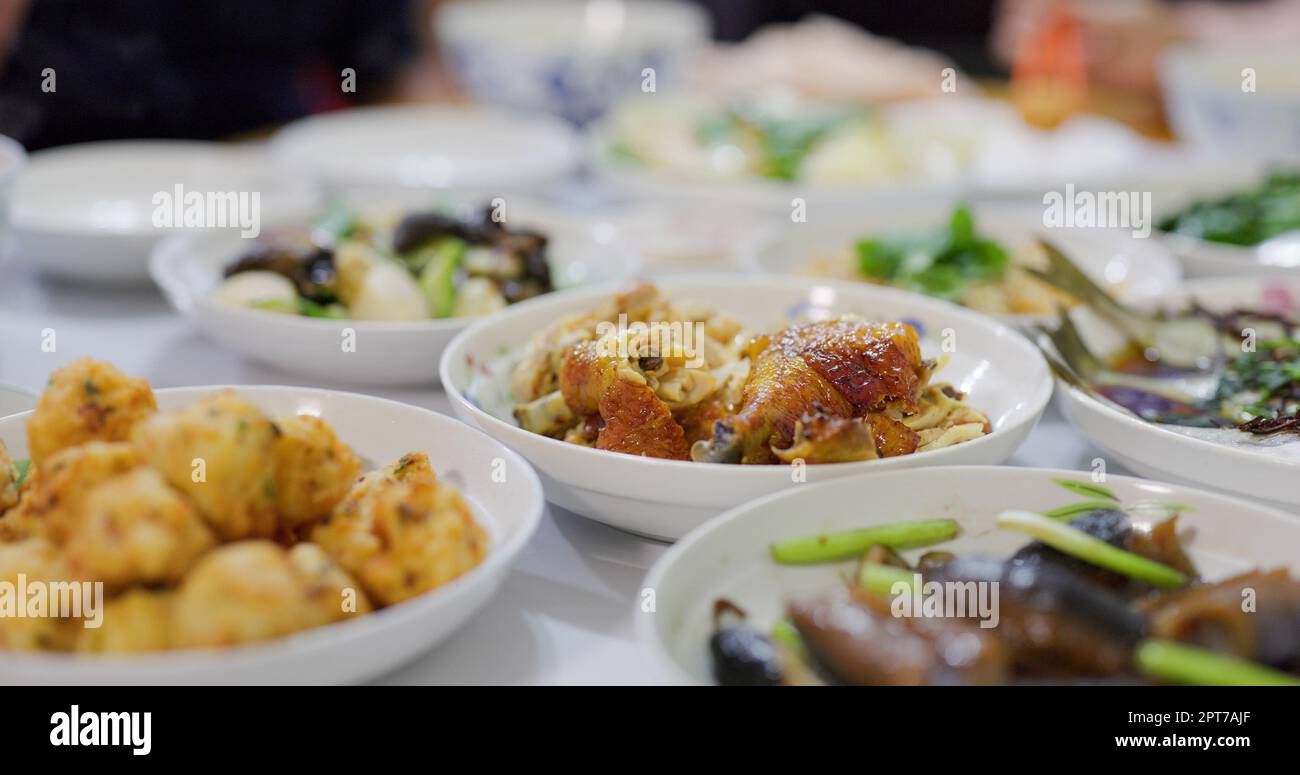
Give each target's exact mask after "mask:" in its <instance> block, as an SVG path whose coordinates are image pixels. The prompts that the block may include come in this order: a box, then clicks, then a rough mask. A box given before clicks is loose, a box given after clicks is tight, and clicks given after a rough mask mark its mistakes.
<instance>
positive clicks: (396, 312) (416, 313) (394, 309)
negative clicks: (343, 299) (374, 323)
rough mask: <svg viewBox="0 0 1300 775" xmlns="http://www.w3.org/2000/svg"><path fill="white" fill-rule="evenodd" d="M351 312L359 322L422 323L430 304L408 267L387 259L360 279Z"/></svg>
mask: <svg viewBox="0 0 1300 775" xmlns="http://www.w3.org/2000/svg"><path fill="white" fill-rule="evenodd" d="M348 312H349V313H350V315H351V316H352V317H353V318H356V319H357V320H423V319H425V318H427V317H429V303H428V302H427V301H426V300H425V298H424V294H423V293H421V292H420V286H419V285H417V284H416V282H415V278H413V277H411V273H410V272H408V271H406V268H405V267H403V266H401V265H399V264H397V263H395V262H393V261H389V260H387V259H384V260H381V261H376V262H375V263H374V264H373V265H372V266H371V267H370V269H369V270H368V271H367V272H366V273H365V276H363V277H362V278H361V286H360V288H358V289H357V291H356V295H355V296H354V297H353V299H352V303H351V304H349V305H348Z"/></svg>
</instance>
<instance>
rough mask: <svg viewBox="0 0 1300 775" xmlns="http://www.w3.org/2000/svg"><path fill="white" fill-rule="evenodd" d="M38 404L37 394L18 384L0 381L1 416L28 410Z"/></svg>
mask: <svg viewBox="0 0 1300 775" xmlns="http://www.w3.org/2000/svg"><path fill="white" fill-rule="evenodd" d="M34 406H36V396H34V395H32V393H31V391H29V390H24V389H23V388H20V387H18V386H17V385H10V384H7V383H4V382H0V417H8V416H9V415H11V414H18V413H19V412H26V411H28V410H30V409H31V408H32V407H34Z"/></svg>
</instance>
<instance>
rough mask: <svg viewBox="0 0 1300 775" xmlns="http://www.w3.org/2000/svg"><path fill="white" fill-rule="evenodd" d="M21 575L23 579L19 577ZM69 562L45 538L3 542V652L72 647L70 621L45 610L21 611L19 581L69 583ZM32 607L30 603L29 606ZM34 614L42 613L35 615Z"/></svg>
mask: <svg viewBox="0 0 1300 775" xmlns="http://www.w3.org/2000/svg"><path fill="white" fill-rule="evenodd" d="M20 575H21V576H22V578H21V579H20V578H19V576H20ZM68 580H69V574H68V568H67V565H66V564H65V563H64V562H63V559H62V558H61V557H60V556H59V553H58V550H57V549H55V547H54V545H53V544H51V543H50V542H49V541H46V540H45V539H43V538H30V539H28V540H26V541H20V542H18V543H12V544H0V584H3V585H4V586H5V587H7V589H6V590H5V591H0V651H4V650H6V649H8V650H13V651H41V650H46V651H49V650H55V651H63V650H67V649H68V648H71V645H72V643H71V638H72V637H73V630H72V628H70V627H68V626H67V625H68V620H66V619H59V618H56V617H54V616H50V615H49V614H51V613H57V612H52V611H49V610H48V609H47V610H46V611H43V612H39V611H36V612H34V611H32V610H21V609H20V607H19V606H20V605H21V603H22V601H21V600H20V599H19V597H20V592H19V586H20V582H21V583H22V584H24V585H27V586H28V587H30V586H31V584H32V583H33V582H35V583H36V584H49V583H58V582H62V583H67V582H68ZM29 609H30V605H29ZM32 613H40V614H42V615H38V616H32V615H30V614H32Z"/></svg>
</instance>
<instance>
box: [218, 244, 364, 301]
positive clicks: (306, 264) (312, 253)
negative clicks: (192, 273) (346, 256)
mask: <svg viewBox="0 0 1300 775" xmlns="http://www.w3.org/2000/svg"><path fill="white" fill-rule="evenodd" d="M252 271H265V272H275V273H276V274H279V275H283V276H284V277H287V278H289V280H291V281H293V284H294V287H295V288H297V290H298V295H300V296H303V297H305V298H308V299H311V300H312V301H314V302H317V303H319V304H329V303H331V302H333V301H335V300H337V298H338V291H337V280H338V277H337V274H336V273H335V269H334V253H333V251H331V250H329V249H327V248H321V247H315V246H307V247H300V246H295V245H288V244H277V243H261V244H257V245H255V246H253V247H252V248H250V249H249V250H248V251H247V252H245V253H244V254H243V255H242V256H240V257H239V258H238V259H236V260H235V261H234V262H233V263H231V264H230V265H229V266H227V267H226V271H225V276H226V277H230V276H231V275H236V274H239V273H240V272H252Z"/></svg>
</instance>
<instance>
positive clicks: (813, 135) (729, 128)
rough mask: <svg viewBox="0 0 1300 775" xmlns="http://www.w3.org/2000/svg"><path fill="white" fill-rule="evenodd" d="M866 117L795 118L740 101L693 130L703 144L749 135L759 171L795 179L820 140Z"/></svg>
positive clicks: (841, 113)
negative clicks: (759, 156) (756, 150)
mask: <svg viewBox="0 0 1300 775" xmlns="http://www.w3.org/2000/svg"><path fill="white" fill-rule="evenodd" d="M868 115H869V114H867V113H865V112H863V111H861V110H858V109H833V110H820V111H811V112H809V111H804V112H800V113H799V114H797V115H791V114H789V113H785V112H778V111H773V110H771V109H770V108H769V106H766V105H762V104H758V103H753V102H741V103H738V104H736V105H734V106H732V107H731V108H730V109H729V110H727V111H725V112H724V113H722V114H720V115H716V116H710V117H708V118H707V119H705V120H704V121H702V122H700V124H699V125H698V126H697V127H696V136H697V137H698V138H699V140H700V142H701V143H703V144H704V145H723V144H728V143H735V142H737V141H738V140H740V139H741V138H742V137H745V136H748V137H751V138H753V139H754V140H756V141H757V144H758V148H759V152H760V153H761V154H762V164H761V167H762V169H761V172H762V174H763V175H764V176H766V177H770V178H776V179H778V180H795V179H796V178H798V177H799V169H800V167H801V166H802V165H803V161H804V158H805V157H807V156H808V153H809V152H810V151H812V149H813V147H814V146H815V145H816V144H817V142H818V141H820V140H821V139H822V138H824V137H826V136H827V135H828V134H830V133H831V132H833V131H834V130H836V129H838V128H839V127H841V126H843V125H845V124H846V123H848V122H850V121H854V120H861V119H864V118H866V117H867V116H868Z"/></svg>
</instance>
